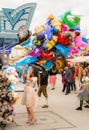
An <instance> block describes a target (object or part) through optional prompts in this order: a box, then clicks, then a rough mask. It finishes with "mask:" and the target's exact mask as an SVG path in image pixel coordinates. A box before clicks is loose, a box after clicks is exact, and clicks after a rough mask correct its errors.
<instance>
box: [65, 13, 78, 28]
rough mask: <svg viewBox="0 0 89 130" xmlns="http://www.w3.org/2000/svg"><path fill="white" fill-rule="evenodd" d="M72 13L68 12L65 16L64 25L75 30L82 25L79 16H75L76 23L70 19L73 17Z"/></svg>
mask: <svg viewBox="0 0 89 130" xmlns="http://www.w3.org/2000/svg"><path fill="white" fill-rule="evenodd" d="M71 15H72V14H71V12H70V11H68V12H66V13H65V14H64V24H66V25H68V27H69V28H74V27H76V26H77V25H78V24H79V23H80V17H79V16H77V15H73V16H74V21H72V20H71V19H69V18H68V16H71Z"/></svg>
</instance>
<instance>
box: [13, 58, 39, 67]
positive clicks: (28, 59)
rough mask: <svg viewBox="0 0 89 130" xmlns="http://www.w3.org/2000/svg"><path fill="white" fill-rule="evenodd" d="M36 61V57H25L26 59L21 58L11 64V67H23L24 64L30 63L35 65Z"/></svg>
mask: <svg viewBox="0 0 89 130" xmlns="http://www.w3.org/2000/svg"><path fill="white" fill-rule="evenodd" d="M37 61H38V59H37V57H34V56H26V57H23V58H21V59H19V60H18V61H16V62H15V63H14V64H12V66H21V65H22V66H23V65H24V66H25V65H26V64H28V65H29V64H32V63H35V62H37Z"/></svg>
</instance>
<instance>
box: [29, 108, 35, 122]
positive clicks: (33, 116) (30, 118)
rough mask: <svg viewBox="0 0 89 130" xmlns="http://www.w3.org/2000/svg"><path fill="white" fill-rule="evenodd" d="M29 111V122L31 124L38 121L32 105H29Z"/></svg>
mask: <svg viewBox="0 0 89 130" xmlns="http://www.w3.org/2000/svg"><path fill="white" fill-rule="evenodd" d="M27 113H28V121H27V122H28V123H30V124H34V122H35V121H36V117H35V114H34V111H33V108H32V107H27Z"/></svg>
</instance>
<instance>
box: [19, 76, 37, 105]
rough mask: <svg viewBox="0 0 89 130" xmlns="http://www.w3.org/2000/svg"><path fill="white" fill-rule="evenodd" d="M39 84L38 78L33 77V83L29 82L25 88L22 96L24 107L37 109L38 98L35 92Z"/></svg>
mask: <svg viewBox="0 0 89 130" xmlns="http://www.w3.org/2000/svg"><path fill="white" fill-rule="evenodd" d="M36 82H37V77H33V78H32V81H29V80H27V83H26V86H25V87H24V93H23V96H22V101H21V104H22V105H26V107H36V106H37V96H36V92H35V91H34V85H35V84H36Z"/></svg>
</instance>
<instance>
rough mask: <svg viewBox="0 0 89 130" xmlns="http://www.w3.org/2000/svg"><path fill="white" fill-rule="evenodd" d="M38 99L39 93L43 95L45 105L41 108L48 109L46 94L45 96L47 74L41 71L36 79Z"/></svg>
mask: <svg viewBox="0 0 89 130" xmlns="http://www.w3.org/2000/svg"><path fill="white" fill-rule="evenodd" d="M38 85H39V89H38V97H41V93H43V95H44V97H45V98H46V104H45V105H43V106H42V108H47V107H48V94H47V85H48V72H47V71H45V70H43V71H41V72H39V77H38Z"/></svg>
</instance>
